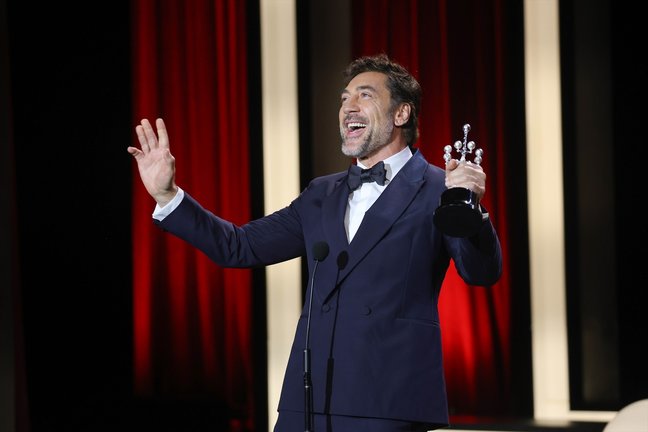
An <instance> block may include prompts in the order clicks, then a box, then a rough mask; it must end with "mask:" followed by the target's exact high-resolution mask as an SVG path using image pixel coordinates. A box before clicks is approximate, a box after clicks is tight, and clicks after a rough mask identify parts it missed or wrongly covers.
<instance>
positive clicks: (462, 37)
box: [351, 0, 513, 415]
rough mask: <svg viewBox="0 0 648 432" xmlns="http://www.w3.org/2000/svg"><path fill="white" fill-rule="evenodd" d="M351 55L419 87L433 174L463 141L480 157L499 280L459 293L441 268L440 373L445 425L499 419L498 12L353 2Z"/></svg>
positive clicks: (484, 6) (487, 5) (489, 7)
mask: <svg viewBox="0 0 648 432" xmlns="http://www.w3.org/2000/svg"><path fill="white" fill-rule="evenodd" d="M352 8H353V10H352V16H353V17H359V18H358V19H357V20H354V26H353V30H352V37H351V39H352V41H353V44H352V55H353V57H354V58H355V57H358V56H361V55H371V54H377V53H380V52H384V53H386V54H388V55H389V56H390V57H392V58H393V59H395V60H396V61H398V62H399V63H401V64H403V65H404V66H405V67H407V68H408V69H409V70H410V71H412V72H413V73H414V75H415V76H416V77H417V79H418V80H419V82H420V83H421V86H422V87H423V99H422V106H421V117H420V132H421V137H420V140H419V142H418V144H417V147H418V148H419V149H420V151H421V152H422V153H423V155H424V156H426V158H427V159H428V160H429V161H430V162H431V163H434V164H437V165H440V166H442V165H443V158H442V156H443V147H444V146H445V145H446V144H452V143H454V141H456V140H458V139H462V138H463V132H462V127H463V124H465V123H469V124H470V125H471V128H472V129H471V132H470V134H469V139H471V140H474V141H475V142H476V143H477V146H478V147H480V148H482V149H483V150H484V162H483V163H482V166H483V167H484V170H485V172H486V174H487V179H488V180H487V193H486V196H485V197H484V201H483V204H484V206H485V207H486V208H487V209H489V212H490V213H491V215H492V220H493V223H494V224H495V227H496V229H497V231H498V233H499V236H500V241H501V243H502V249H503V258H504V273H503V276H502V278H501V280H500V281H499V282H498V283H497V284H496V285H494V286H492V287H487V288H482V287H472V286H468V285H466V284H465V283H464V282H463V281H462V280H461V279H460V278H459V276H458V275H457V272H456V269H455V268H454V267H453V266H452V265H451V268H450V269H449V271H448V275H447V277H446V280H445V282H444V285H443V287H442V291H441V295H440V304H439V313H440V316H441V325H442V336H443V349H444V364H445V369H446V378H447V388H448V398H449V403H450V410H451V414H453V415H497V414H506V413H507V407H508V406H509V403H510V400H509V398H510V394H509V388H510V378H511V377H510V373H509V370H510V358H511V352H510V344H511V340H510V333H511V328H510V326H511V320H510V317H511V303H510V280H509V276H508V270H507V267H508V261H509V258H508V257H509V245H508V243H509V240H508V232H507V220H506V218H507V208H506V197H505V194H504V192H505V184H506V181H507V178H506V172H505V169H504V168H505V167H504V166H502V164H501V163H499V161H500V160H503V154H504V151H505V148H506V147H507V146H512V145H513V144H512V143H507V142H506V140H505V136H504V134H503V131H504V129H505V127H506V121H507V118H506V108H507V107H506V104H507V100H505V98H504V96H505V92H504V83H505V77H506V70H504V66H503V65H504V62H503V58H504V56H505V55H506V53H505V52H503V51H504V47H505V43H504V41H505V37H507V35H506V33H505V25H504V23H503V16H504V10H503V9H504V5H503V4H502V2H501V1H498V0H491V1H486V2H484V1H481V0H461V1H459V0H453V1H446V0H435V1H430V0H407V1H402V0H380V1H375V0H354V1H353V4H352Z"/></svg>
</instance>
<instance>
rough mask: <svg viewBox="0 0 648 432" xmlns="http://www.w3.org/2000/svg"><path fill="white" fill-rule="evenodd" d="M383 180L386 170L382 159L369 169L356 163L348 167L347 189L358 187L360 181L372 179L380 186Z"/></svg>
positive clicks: (366, 181)
mask: <svg viewBox="0 0 648 432" xmlns="http://www.w3.org/2000/svg"><path fill="white" fill-rule="evenodd" d="M385 180H387V170H385V163H384V162H383V161H380V162H378V163H377V164H376V165H374V166H372V167H371V168H369V169H362V168H360V167H359V166H357V165H351V166H350V167H349V177H348V179H347V183H348V184H349V189H350V190H352V191H354V190H356V189H358V188H359V187H360V185H361V184H362V183H371V182H374V181H375V182H376V183H378V184H379V185H380V186H384V184H385Z"/></svg>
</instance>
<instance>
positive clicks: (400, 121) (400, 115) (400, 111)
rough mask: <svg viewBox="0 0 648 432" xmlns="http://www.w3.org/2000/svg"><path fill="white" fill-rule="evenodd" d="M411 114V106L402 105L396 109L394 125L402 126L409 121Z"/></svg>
mask: <svg viewBox="0 0 648 432" xmlns="http://www.w3.org/2000/svg"><path fill="white" fill-rule="evenodd" d="M411 112H412V106H411V105H410V104H408V103H402V104H400V106H399V107H398V108H397V109H396V115H395V116H394V124H395V125H396V126H403V125H404V124H406V123H407V122H408V121H409V118H410V114H411Z"/></svg>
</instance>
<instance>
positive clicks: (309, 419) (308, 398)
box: [304, 260, 319, 432]
mask: <svg viewBox="0 0 648 432" xmlns="http://www.w3.org/2000/svg"><path fill="white" fill-rule="evenodd" d="M318 264H319V260H316V261H315V267H314V269H313V279H312V280H311V286H310V295H309V300H308V319H307V321H306V348H305V349H304V416H305V417H304V431H305V432H311V431H312V430H313V383H312V382H311V355H310V354H311V353H310V345H309V337H310V320H311V309H312V308H313V288H314V286H315V271H316V270H317V265H318Z"/></svg>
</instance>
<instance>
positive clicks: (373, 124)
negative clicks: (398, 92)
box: [339, 72, 394, 159]
mask: <svg viewBox="0 0 648 432" xmlns="http://www.w3.org/2000/svg"><path fill="white" fill-rule="evenodd" d="M339 117H340V136H341V137H342V153H344V154H345V155H346V156H350V157H356V158H359V159H363V158H366V157H367V156H370V155H371V154H373V153H375V152H376V151H377V150H379V149H381V148H382V147H384V146H385V145H387V144H388V143H389V142H390V141H391V139H392V133H393V131H394V118H393V117H394V115H393V110H392V109H391V94H390V92H389V89H388V88H387V76H386V75H384V74H382V73H380V72H363V73H360V74H358V75H356V76H355V77H354V78H353V79H352V80H351V82H349V85H348V86H347V87H346V88H345V89H344V91H342V96H341V106H340V113H339Z"/></svg>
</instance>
